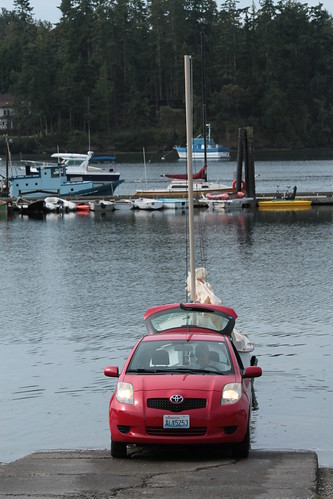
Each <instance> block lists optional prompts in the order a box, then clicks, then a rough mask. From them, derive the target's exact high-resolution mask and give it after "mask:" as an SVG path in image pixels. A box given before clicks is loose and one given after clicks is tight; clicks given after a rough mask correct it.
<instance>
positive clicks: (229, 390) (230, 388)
mask: <svg viewBox="0 0 333 499" xmlns="http://www.w3.org/2000/svg"><path fill="white" fill-rule="evenodd" d="M241 395H242V385H241V384H240V383H228V384H227V385H225V387H224V388H223V392H222V398H221V405H231V404H236V402H238V401H239V399H240V398H241Z"/></svg>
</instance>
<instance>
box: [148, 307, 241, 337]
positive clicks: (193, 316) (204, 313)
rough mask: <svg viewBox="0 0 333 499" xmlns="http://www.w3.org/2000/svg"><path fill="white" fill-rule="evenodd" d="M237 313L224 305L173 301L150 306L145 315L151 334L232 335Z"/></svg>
mask: <svg viewBox="0 0 333 499" xmlns="http://www.w3.org/2000/svg"><path fill="white" fill-rule="evenodd" d="M236 318H237V314H236V312H235V311H234V309H232V308H230V307H225V306H224V305H211V304H209V305H208V304H202V303H173V304H167V305H160V306H156V307H152V308H149V309H148V310H147V311H146V313H145V315H144V320H145V322H146V328H147V332H148V333H149V334H156V333H165V332H167V331H170V332H171V331H179V332H180V331H182V332H184V333H189V332H198V331H201V332H203V333H207V334H208V333H212V332H213V333H219V334H223V335H227V336H230V335H231V333H232V330H233V328H234V325H235V320H236Z"/></svg>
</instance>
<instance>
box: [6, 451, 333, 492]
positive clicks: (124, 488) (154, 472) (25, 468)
mask: <svg viewBox="0 0 333 499" xmlns="http://www.w3.org/2000/svg"><path fill="white" fill-rule="evenodd" d="M332 478H333V475H332V469H329V468H324V469H322V470H321V469H320V468H318V461H317V455H316V453H314V452H312V451H290V452H289V451H260V450H253V451H251V452H250V455H249V458H248V459H243V460H235V459H232V458H230V457H229V456H228V455H225V456H223V455H222V456H221V450H220V451H219V453H217V452H216V451H215V452H213V451H208V450H207V449H205V450H204V449H200V450H198V449H197V448H196V449H190V450H189V449H177V450H175V449H174V448H172V450H171V449H168V450H165V449H163V448H161V447H159V449H158V452H157V450H155V451H149V450H148V451H142V450H141V451H140V450H139V451H138V450H136V451H135V452H134V453H133V454H132V455H131V456H130V457H129V458H128V459H112V458H111V457H110V454H109V451H107V450H78V451H66V452H65V451H63V452H62V451H52V452H37V453H35V454H31V455H29V456H27V457H24V458H22V459H19V460H17V461H14V462H12V463H9V464H6V465H2V466H0V497H1V498H10V497H14V496H15V497H25V498H28V497H35V498H36V497H39V498H50V497H52V498H60V497H61V498H64V497H70V498H72V499H76V498H77V499H78V498H94V499H99V498H100V499H104V498H106V497H117V498H126V499H131V498H135V499H137V498H140V497H145V498H156V497H158V498H181V499H187V498H190V499H202V497H206V498H216V497H223V498H224V499H228V498H229V499H231V498H233V499H234V498H237V499H245V498H246V499H252V498H262V499H265V498H266V499H287V498H292V499H297V498H299V499H312V498H313V499H315V498H317V499H319V498H321V499H326V498H329V497H332V495H330V494H331V492H332V490H333V489H332V486H333V480H332Z"/></svg>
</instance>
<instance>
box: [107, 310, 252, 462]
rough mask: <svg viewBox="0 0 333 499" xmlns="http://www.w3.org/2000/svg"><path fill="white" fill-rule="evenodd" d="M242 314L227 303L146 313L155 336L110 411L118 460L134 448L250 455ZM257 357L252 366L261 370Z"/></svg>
mask: <svg viewBox="0 0 333 499" xmlns="http://www.w3.org/2000/svg"><path fill="white" fill-rule="evenodd" d="M236 317H237V315H236V313H235V311H234V310H233V309H231V308H228V307H224V306H220V305H202V304H192V303H191V304H179V303H178V304H172V305H163V306H160V307H154V308H151V309H149V310H148V311H147V312H146V314H145V320H146V325H147V331H148V334H147V335H146V336H143V337H142V338H141V339H140V340H139V341H138V342H137V344H136V345H135V347H134V348H133V350H132V352H131V354H130V356H129V357H128V359H127V361H126V363H125V366H124V368H123V370H122V372H121V374H119V370H118V367H106V368H105V369H104V374H105V376H110V377H119V380H118V383H117V387H116V390H115V392H114V393H113V395H112V397H111V401H110V407H109V421H110V431H111V455H112V456H113V457H115V458H125V457H126V456H127V444H137V445H139V446H143V445H146V444H148V445H154V444H158V445H167V444H173V445H175V444H180V445H185V444H186V445H188V444H196V445H198V444H218V445H223V444H232V450H233V455H234V456H235V457H247V456H248V453H249V449H250V418H251V409H252V378H256V377H259V376H261V374H262V371H261V368H260V367H257V366H255V365H250V366H248V367H246V368H244V366H243V364H242V360H241V357H240V355H239V353H238V351H237V350H236V347H235V346H234V344H233V341H232V336H231V333H232V330H233V328H234V324H235V319H236ZM254 359H255V358H253V359H252V362H251V363H252V364H255V362H254Z"/></svg>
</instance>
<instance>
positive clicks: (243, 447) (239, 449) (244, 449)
mask: <svg viewBox="0 0 333 499" xmlns="http://www.w3.org/2000/svg"><path fill="white" fill-rule="evenodd" d="M249 452H250V421H249V422H248V423H247V430H246V433H245V437H244V439H243V441H242V442H240V443H239V444H235V445H234V446H233V448H232V455H233V457H235V458H238V459H246V458H247V457H249Z"/></svg>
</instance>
